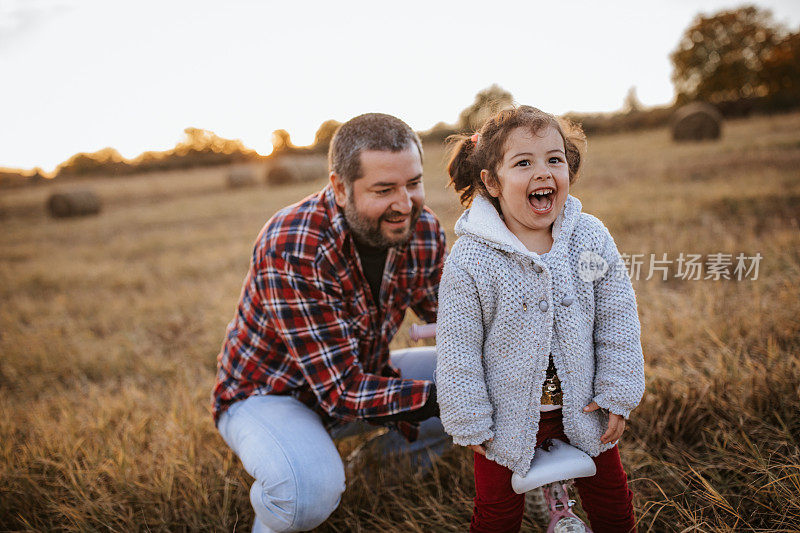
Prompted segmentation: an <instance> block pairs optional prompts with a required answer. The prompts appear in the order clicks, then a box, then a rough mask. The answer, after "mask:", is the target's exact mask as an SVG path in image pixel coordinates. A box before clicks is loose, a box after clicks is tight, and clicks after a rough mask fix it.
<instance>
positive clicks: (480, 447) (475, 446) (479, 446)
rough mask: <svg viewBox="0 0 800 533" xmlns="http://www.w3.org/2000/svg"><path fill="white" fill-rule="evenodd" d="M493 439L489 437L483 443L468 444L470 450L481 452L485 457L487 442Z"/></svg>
mask: <svg viewBox="0 0 800 533" xmlns="http://www.w3.org/2000/svg"><path fill="white" fill-rule="evenodd" d="M491 440H492V439H489V440H487V441H486V442H484V443H483V444H470V445H469V446H468V448H469V449H470V450H472V451H473V452H475V453H479V454H481V455H483V456H484V457H485V456H486V443H487V442H490V441H491Z"/></svg>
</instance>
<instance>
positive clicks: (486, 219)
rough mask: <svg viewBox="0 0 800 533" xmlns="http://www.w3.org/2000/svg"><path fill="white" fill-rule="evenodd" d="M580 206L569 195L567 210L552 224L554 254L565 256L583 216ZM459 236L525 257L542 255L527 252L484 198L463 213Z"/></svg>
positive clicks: (552, 252) (579, 203) (458, 231)
mask: <svg viewBox="0 0 800 533" xmlns="http://www.w3.org/2000/svg"><path fill="white" fill-rule="evenodd" d="M581 208H582V206H581V202H580V200H578V199H577V198H575V197H574V196H572V195H567V201H566V202H565V203H564V208H563V209H562V210H561V213H559V214H558V216H557V217H556V220H555V222H553V247H552V248H551V249H550V252H549V253H551V254H553V255H555V254H559V253H561V252H566V249H567V244H568V242H569V239H570V237H571V236H572V232H573V231H574V230H575V226H576V225H577V224H578V218H579V217H580V214H581ZM455 231H456V235H458V236H459V237H460V236H462V235H471V236H473V237H475V238H477V239H478V240H480V241H482V242H484V243H486V244H487V245H489V246H493V247H495V248H498V249H500V250H505V251H507V252H516V253H521V254H523V255H527V256H531V257H536V256H538V255H539V254H537V253H535V252H531V251H530V250H528V249H527V248H526V247H525V245H524V244H522V241H520V240H519V239H518V238H517V236H516V235H514V234H513V233H512V232H511V230H510V229H508V226H506V223H505V221H504V220H503V218H502V217H501V216H500V213H498V212H497V210H496V209H495V208H494V206H493V205H492V203H491V202H490V201H489V200H488V199H487V198H485V197H484V196H483V195H482V194H477V195H475V198H474V199H473V200H472V205H471V206H470V207H469V208H468V209H467V210H466V211H464V213H462V215H461V216H460V217H459V219H458V222H456V227H455Z"/></svg>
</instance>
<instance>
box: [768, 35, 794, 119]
mask: <svg viewBox="0 0 800 533" xmlns="http://www.w3.org/2000/svg"><path fill="white" fill-rule="evenodd" d="M763 79H764V83H765V85H766V87H767V91H768V92H769V94H770V95H772V96H773V98H774V99H775V100H776V104H777V105H776V107H795V106H797V105H799V104H800V32H798V33H792V34H790V35H788V36H786V37H785V38H784V39H783V40H781V42H779V43H778V45H777V46H776V47H775V48H773V49H772V50H771V51H770V53H769V54H767V56H766V58H764V70H763Z"/></svg>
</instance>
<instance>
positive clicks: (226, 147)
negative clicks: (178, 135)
mask: <svg viewBox="0 0 800 533" xmlns="http://www.w3.org/2000/svg"><path fill="white" fill-rule="evenodd" d="M183 136H184V138H183V140H181V141H180V142H179V143H178V144H177V145H175V150H174V152H175V154H176V155H180V156H183V155H186V154H187V153H188V152H190V151H193V152H209V153H215V154H233V153H251V152H252V150H251V149H249V148H247V147H245V145H244V144H243V143H242V141H240V140H238V139H225V138H223V137H220V136H219V135H217V134H216V133H214V132H213V131H209V130H204V129H200V128H186V129H184V130H183Z"/></svg>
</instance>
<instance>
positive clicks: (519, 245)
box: [436, 106, 644, 533]
mask: <svg viewBox="0 0 800 533" xmlns="http://www.w3.org/2000/svg"><path fill="white" fill-rule="evenodd" d="M584 143H585V137H584V136H583V134H582V132H581V131H580V129H579V128H577V127H575V126H573V125H570V124H568V123H566V122H563V123H562V122H560V121H559V120H557V119H556V118H555V117H553V116H552V115H549V114H547V113H544V112H542V111H540V110H538V109H535V108H533V107H529V106H521V107H519V108H516V109H511V110H506V111H502V112H500V113H498V114H497V115H495V116H494V117H492V118H491V119H489V121H488V122H486V124H485V125H484V126H483V127H482V128H481V129H480V131H479V132H478V133H476V134H475V135H473V136H472V137H464V138H459V140H458V142H457V144H456V145H455V147H454V151H453V155H452V158H451V160H450V164H449V167H448V172H449V174H450V178H451V183H452V184H453V186H454V187H455V189H456V191H458V192H460V193H461V202H462V203H463V204H464V205H465V206H468V207H469V209H467V210H466V211H465V212H464V214H463V215H462V216H461V218H459V220H458V222H457V223H456V228H455V230H456V235H458V236H459V238H458V240H457V241H456V243H455V244H454V245H453V248H452V250H451V252H450V255H449V256H448V258H447V261H446V263H445V266H444V272H443V274H442V280H441V284H440V286H439V314H438V317H437V322H438V329H437V368H436V383H437V392H438V401H439V406H440V409H441V419H442V423H443V424H444V427H445V430H446V431H447V432H448V433H449V434H451V435H452V436H453V440H454V442H455V443H456V444H460V445H463V446H469V447H470V448H472V449H473V450H474V452H475V456H474V461H475V492H476V496H475V505H474V508H473V515H472V523H471V528H470V531H473V532H479V531H485V532H489V531H491V532H493V533H496V532H499V531H503V532H505V531H518V530H519V528H520V524H521V521H522V514H523V509H524V497H523V495H520V494H516V493H515V492H514V491H513V490H512V488H511V474H512V472H516V473H518V474H521V475H524V474H526V473H527V472H528V470H529V468H530V464H531V460H532V459H533V454H534V447H535V446H536V445H537V444H541V443H542V442H543V441H544V440H546V439H549V438H559V439H561V440H564V441H566V442H569V443H571V444H572V445H573V446H576V447H577V448H579V449H581V450H583V451H584V452H586V453H587V454H589V455H590V456H592V458H593V459H594V462H595V464H596V465H597V474H596V475H595V476H593V477H589V478H581V479H578V480H576V486H577V488H578V493H579V494H580V497H581V502H582V504H583V508H584V510H585V511H586V513H587V514H588V516H589V521H590V522H591V527H592V529H593V530H594V531H595V533H601V532H604V531H613V532H617V533H619V532H625V531H631V530H633V529H634V527H635V522H634V517H633V506H632V503H631V501H632V497H633V495H632V493H631V491H630V489H629V488H628V484H627V476H626V475H625V472H624V470H623V469H622V464H621V463H620V457H619V450H618V449H617V446H616V441H617V440H618V439H619V437H620V436H621V435H622V432H623V431H624V429H625V419H626V418H627V417H628V415H629V414H630V412H631V410H632V409H633V408H634V407H636V405H637V404H638V403H639V401H640V400H641V397H642V394H643V392H644V361H643V356H642V347H641V341H640V338H639V337H640V326H639V319H638V315H637V311H636V297H635V295H634V292H633V287H632V286H631V282H630V279H629V278H628V276H627V272H626V270H625V266H624V264H623V262H622V260H621V258H620V255H619V252H618V251H617V247H616V245H615V243H614V240H613V239H612V237H611V235H610V234H609V232H608V230H607V229H606V227H605V226H604V225H603V223H602V222H600V220H598V219H597V218H595V217H593V216H592V215H589V214H586V213H581V203H580V201H578V199H577V198H575V197H574V196H570V195H569V186H570V184H571V183H572V182H573V181H574V180H575V179H576V177H577V175H578V171H579V169H580V165H581V153H580V151H579V149H578V145H579V144H580V145H583V144H584Z"/></svg>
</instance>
